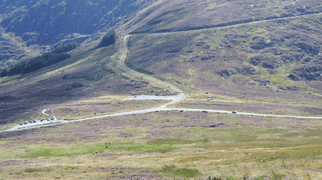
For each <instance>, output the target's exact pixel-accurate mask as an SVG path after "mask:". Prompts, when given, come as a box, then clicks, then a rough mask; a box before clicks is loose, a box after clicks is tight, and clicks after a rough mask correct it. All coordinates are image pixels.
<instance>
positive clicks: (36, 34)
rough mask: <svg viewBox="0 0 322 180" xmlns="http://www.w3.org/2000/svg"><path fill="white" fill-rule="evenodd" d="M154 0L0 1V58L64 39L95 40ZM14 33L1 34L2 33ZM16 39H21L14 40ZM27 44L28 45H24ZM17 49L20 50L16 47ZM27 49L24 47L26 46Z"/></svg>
mask: <svg viewBox="0 0 322 180" xmlns="http://www.w3.org/2000/svg"><path fill="white" fill-rule="evenodd" d="M152 2H154V0H147V1H140V0H130V1H125V0H109V1H105V0H86V1H74V0H64V1H56V0H37V1H28V0H18V1H1V2H0V25H1V26H2V28H3V30H2V32H1V35H0V38H1V40H2V41H6V42H7V43H5V44H2V45H1V46H0V50H1V52H2V51H6V50H7V49H11V51H6V52H2V53H1V56H0V61H6V60H8V59H20V58H21V56H22V54H24V55H27V54H28V53H30V52H28V50H29V51H34V52H43V51H47V50H48V49H51V48H52V47H57V46H59V45H61V44H63V43H65V42H70V41H77V42H78V43H80V42H83V41H85V40H86V39H88V38H90V40H93V39H94V40H95V39H98V38H100V37H101V34H102V33H104V32H106V31H108V30H109V29H110V28H112V27H114V26H115V25H117V24H118V23H120V22H122V21H125V20H127V19H129V18H130V17H131V16H133V15H134V14H135V13H136V12H137V11H139V10H141V9H142V8H144V7H146V6H147V5H149V4H151V3H152ZM4 32H5V33H9V32H11V33H14V36H12V37H11V38H5V37H6V36H5V35H4V34H5V33H4ZM15 39H20V41H21V42H22V43H20V44H18V43H16V40H15ZM26 47H30V48H26ZM17 49H20V50H21V51H22V52H25V53H22V52H21V51H17ZM27 49H28V50H27Z"/></svg>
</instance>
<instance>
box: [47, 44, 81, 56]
mask: <svg viewBox="0 0 322 180" xmlns="http://www.w3.org/2000/svg"><path fill="white" fill-rule="evenodd" d="M78 47H79V45H78V44H77V42H76V41H74V42H71V43H68V44H64V45H61V46H59V47H58V48H56V49H54V50H53V51H52V52H55V53H58V54H60V53H64V52H69V51H71V50H73V49H76V48H78Z"/></svg>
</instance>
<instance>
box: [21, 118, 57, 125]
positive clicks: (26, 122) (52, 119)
mask: <svg viewBox="0 0 322 180" xmlns="http://www.w3.org/2000/svg"><path fill="white" fill-rule="evenodd" d="M54 120H55V118H54V117H51V118H48V119H42V120H40V121H39V122H44V121H54ZM29 123H30V124H31V123H37V120H33V121H32V120H31V121H29V122H28V121H25V122H24V123H20V125H21V126H22V125H27V124H29Z"/></svg>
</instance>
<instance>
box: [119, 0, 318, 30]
mask: <svg viewBox="0 0 322 180" xmlns="http://www.w3.org/2000/svg"><path fill="white" fill-rule="evenodd" d="M321 12H322V3H321V1H316V0H305V1H304V0H283V1H280V0H260V1H258V0H239V1H231V0H217V1H204V0H194V1H191V0H177V1H172V0H159V1H158V2H157V3H155V4H154V5H153V6H151V7H149V8H147V9H145V10H144V11H141V12H140V14H138V15H137V16H136V17H135V18H133V19H132V20H131V21H130V22H128V23H127V24H126V25H125V26H124V27H123V28H122V31H124V32H126V33H133V34H137V33H151V32H152V33H155V32H173V31H185V30H194V29H203V28H210V27H222V26H226V25H233V24H240V23H245V22H253V21H261V20H269V19H276V18H279V17H295V16H299V15H305V14H316V13H321Z"/></svg>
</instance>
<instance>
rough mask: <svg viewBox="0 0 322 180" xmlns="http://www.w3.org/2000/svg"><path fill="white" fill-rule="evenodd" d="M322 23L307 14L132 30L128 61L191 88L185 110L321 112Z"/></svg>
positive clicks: (138, 67)
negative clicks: (172, 28)
mask: <svg viewBox="0 0 322 180" xmlns="http://www.w3.org/2000/svg"><path fill="white" fill-rule="evenodd" d="M320 23H321V15H309V16H305V17H298V18H290V19H282V20H272V21H264V22H257V23H256V22H255V23H249V24H243V25H235V26H227V27H224V28H214V29H205V30H198V31H187V32H178V33H163V34H142V35H133V36H131V38H130V41H129V49H130V51H131V54H130V56H129V59H128V61H127V65H129V66H132V67H133V68H135V69H137V70H139V71H142V72H151V73H150V74H153V76H155V77H157V78H160V79H163V80H165V81H167V82H169V83H172V84H175V85H176V86H178V87H180V88H182V89H184V90H185V91H187V92H189V93H191V95H192V96H191V99H189V100H187V102H186V103H187V104H185V103H184V107H204V108H205V107H207V108H211V107H215V108H218V109H227V110H234V109H236V110H243V111H255V112H266V113H269V112H272V113H276V114H303V115H304V114H312V115H314V114H315V115H321V112H322V111H321V110H322V109H321V106H322V104H321V102H322V101H321V93H322V79H321V78H322V76H321V75H320V74H321V73H322V58H321V55H320V47H321V45H322V40H321V38H320V34H321V29H320V28H319V24H320ZM207 99H208V101H207V102H205V101H206V100H207ZM190 100H191V101H190ZM218 101H224V102H218ZM225 101H226V102H225ZM227 102H229V103H228V104H227ZM201 104H202V105H201ZM241 104H243V105H242V106H243V107H240V105H241ZM260 104H262V105H260Z"/></svg>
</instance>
